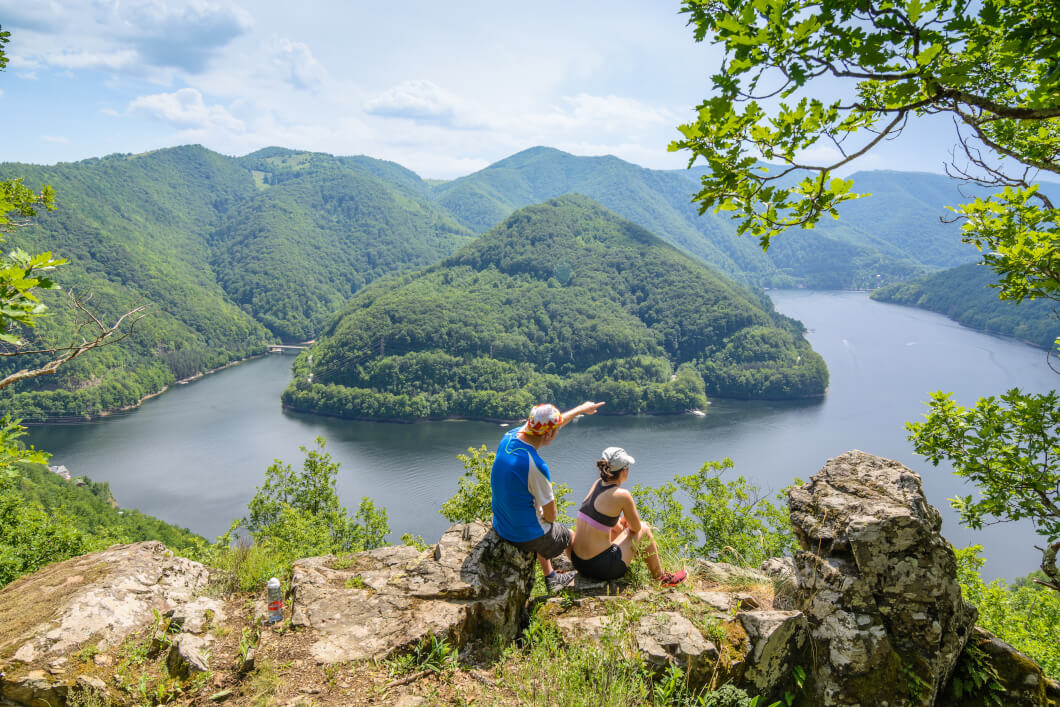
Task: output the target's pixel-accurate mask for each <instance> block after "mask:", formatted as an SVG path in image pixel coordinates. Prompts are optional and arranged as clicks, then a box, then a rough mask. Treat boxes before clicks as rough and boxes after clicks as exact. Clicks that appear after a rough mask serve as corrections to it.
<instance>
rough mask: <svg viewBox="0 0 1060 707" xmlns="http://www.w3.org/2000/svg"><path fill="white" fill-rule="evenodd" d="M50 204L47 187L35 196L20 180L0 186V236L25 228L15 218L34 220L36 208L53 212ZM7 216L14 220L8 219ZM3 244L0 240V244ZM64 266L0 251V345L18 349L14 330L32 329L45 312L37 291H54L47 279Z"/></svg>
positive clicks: (49, 256) (47, 259)
mask: <svg viewBox="0 0 1060 707" xmlns="http://www.w3.org/2000/svg"><path fill="white" fill-rule="evenodd" d="M54 200H55V195H54V192H53V191H52V190H51V187H44V188H43V189H42V190H41V192H40V193H39V194H36V193H34V192H33V191H32V190H30V189H28V188H27V187H26V186H24V185H23V184H22V180H21V179H9V180H7V181H4V182H0V233H5V232H11V231H13V230H14V229H15V228H16V227H18V226H20V225H25V222H22V221H19V220H18V216H21V217H27V218H28V217H31V216H35V215H36V211H35V209H36V207H38V206H42V207H45V208H48V209H52V208H54ZM11 213H14V214H17V216H16V217H11V216H9V215H8V214H11ZM3 242H4V240H3V238H0V244H2V243H3ZM65 262H66V261H65V260H63V259H61V258H55V257H53V256H52V254H51V253H37V254H32V255H31V254H30V253H27V252H26V251H24V250H22V249H21V248H15V249H13V250H8V251H6V252H5V251H3V250H0V342H3V343H5V344H13V345H15V346H20V345H22V343H23V341H22V338H21V337H20V336H18V333H17V328H16V327H17V326H22V327H33V326H36V323H37V319H38V318H40V317H41V316H43V315H44V313H45V310H46V309H47V307H46V306H45V305H44V303H42V302H41V301H40V297H39V296H38V295H37V291H39V290H54V289H58V285H56V284H55V282H53V281H52V280H51V279H50V278H49V277H48V275H50V271H52V270H54V269H55V268H56V267H57V266H59V265H62V264H63V263H65Z"/></svg>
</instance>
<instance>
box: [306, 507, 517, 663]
mask: <svg viewBox="0 0 1060 707" xmlns="http://www.w3.org/2000/svg"><path fill="white" fill-rule="evenodd" d="M535 567H536V562H535V561H534V557H533V555H531V554H530V553H525V552H522V551H520V550H518V549H517V548H516V547H515V546H514V545H512V544H510V543H508V542H505V541H504V540H502V539H501V538H500V537H499V536H498V535H497V534H496V533H495V532H493V530H492V528H491V527H490V526H489V525H488V524H485V523H480V522H474V523H470V524H467V525H454V526H453V527H451V528H449V530H447V531H446V532H445V534H444V535H443V536H442V538H441V540H440V541H439V542H438V544H437V545H435V546H434V547H433V548H429V549H427V550H424V551H419V550H416V549H415V548H413V547H408V546H397V547H385V548H379V549H377V550H369V551H367V552H362V553H358V554H356V555H352V556H350V557H349V558H342V559H341V560H339V561H337V558H335V557H333V556H330V557H314V558H309V559H305V560H299V561H298V562H296V563H295V564H294V568H293V575H294V578H293V581H292V594H293V599H292V602H291V605H292V612H293V613H292V622H293V624H294V625H295V626H302V627H306V628H311V629H313V634H312V635H313V638H314V643H313V645H312V647H311V649H310V652H311V654H312V656H313V657H314V658H315V659H316V660H317V661H318V662H320V663H339V662H344V661H348V660H359V659H366V658H368V659H371V658H383V657H386V656H389V655H392V654H394V653H397V652H400V651H402V650H406V649H408V648H410V647H412V646H414V645H415V644H416V643H417V642H419V641H420V640H422V639H424V638H427V637H429V636H431V635H432V634H433V635H436V636H439V637H445V638H446V639H447V640H448V641H449V643H450V645H452V646H456V647H460V648H464V647H466V646H468V644H469V643H470V642H471V641H472V640H473V639H474V638H476V637H480V636H481V637H486V638H488V639H489V640H493V639H494V637H495V636H498V635H499V637H500V638H501V640H503V641H508V640H511V639H512V638H513V637H514V635H515V633H516V630H517V629H518V624H519V618H520V615H521V613H522V611H523V608H524V606H525V605H526V600H527V597H528V596H529V593H530V588H531V586H532V583H533V572H534V568H535Z"/></svg>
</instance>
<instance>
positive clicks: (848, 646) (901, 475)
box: [789, 450, 977, 707]
mask: <svg viewBox="0 0 1060 707" xmlns="http://www.w3.org/2000/svg"><path fill="white" fill-rule="evenodd" d="M789 501H790V506H791V521H792V525H793V526H794V529H795V534H796V536H797V537H798V540H799V544H800V545H801V546H802V551H801V552H799V553H797V554H796V556H795V566H796V572H797V576H798V587H799V595H800V596H799V601H800V608H801V609H802V610H803V612H804V614H805V616H806V620H807V621H808V624H809V628H810V632H811V636H812V639H813V643H814V649H815V650H814V655H815V656H816V660H815V666H814V667H815V670H814V671H813V674H812V676H811V679H810V681H809V684H808V685H807V688H806V689H807V698H808V701H809V703H810V704H815V705H880V706H881V707H885V706H888V705H932V704H934V702H935V699H936V697H937V696H938V694H939V692H940V690H941V688H942V687H943V686H944V685H945V684H946V683H947V681H948V679H949V677H950V675H951V674H952V672H953V669H954V666H955V665H956V663H957V658H958V656H959V655H960V653H961V651H962V649H963V648H964V645H965V642H966V641H967V640H968V636H969V634H970V632H971V630H972V627H973V625H974V623H975V619H976V616H977V612H976V610H975V608H974V607H972V606H970V605H968V604H966V603H965V602H964V601H963V599H962V598H961V590H960V586H959V585H958V583H957V567H956V558H955V556H954V553H953V549H952V548H951V547H950V544H949V543H948V542H947V541H946V540H945V539H943V538H942V536H941V535H940V534H939V529H940V528H941V525H942V517H941V515H940V514H939V512H938V509H936V508H934V507H932V506H931V505H930V504H928V502H927V499H926V498H925V497H924V493H923V489H922V487H921V482H920V477H919V476H918V475H917V474H915V473H914V472H912V471H910V470H909V469H907V468H906V467H905V466H903V465H902V464H900V463H899V462H896V461H891V460H889V459H882V458H880V457H876V456H873V455H871V454H866V453H865V452H860V451H856V450H855V451H851V452H847V453H846V454H843V455H841V456H839V457H836V458H835V459H830V460H829V461H828V463H827V464H826V465H825V466H824V468H823V469H821V471H820V472H818V473H817V474H816V475H815V476H813V477H812V478H811V480H810V482H809V483H808V484H806V485H805V486H801V487H794V488H792V489H791V491H789Z"/></svg>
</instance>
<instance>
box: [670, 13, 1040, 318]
mask: <svg viewBox="0 0 1060 707" xmlns="http://www.w3.org/2000/svg"><path fill="white" fill-rule="evenodd" d="M683 11H684V12H685V13H687V14H688V15H689V18H690V24H691V25H693V27H694V28H695V36H696V39H697V40H698V41H702V40H703V39H705V38H707V37H708V36H709V37H710V38H711V41H712V42H713V43H715V44H717V45H720V46H721V48H722V50H723V51H724V55H725V56H724V61H723V63H722V65H721V70H720V71H719V72H718V73H717V74H715V75H714V76H713V77H712V82H713V84H714V96H713V97H712V98H710V99H708V100H706V101H704V102H703V103H702V104H701V105H700V107H699V112H698V116H697V118H696V120H695V121H694V122H692V123H689V124H687V125H683V126H681V127H680V128H679V129H680V131H681V133H682V135H683V138H682V139H681V140H678V141H676V142H674V143H673V144H672V145H671V149H672V150H682V149H684V150H689V151H690V152H691V153H692V161H694V160H695V159H697V158H703V159H704V160H705V161H706V163H707V164H708V165H709V166H710V173H709V174H706V175H705V176H703V178H702V190H701V191H700V192H699V194H697V196H696V199H697V200H698V201H699V202H700V205H701V209H703V210H707V209H710V208H714V209H715V210H716V211H718V210H721V211H733V212H734V218H735V219H737V220H738V221H739V226H738V228H739V230H740V231H741V232H747V231H749V232H751V233H753V234H754V235H756V236H758V237H759V238H760V240H761V243H762V245H763V247H768V246H769V244H770V241H771V239H772V238H773V237H774V236H776V235H777V234H779V233H780V232H782V231H783V230H785V229H787V228H790V227H792V226H801V227H803V228H810V227H813V226H814V225H816V224H817V223H818V221H820V219H821V218H822V217H823V216H825V215H830V216H832V217H838V207H839V205H840V204H842V203H843V202H845V201H848V200H851V199H854V198H857V197H858V196H860V195H859V194H856V193H855V192H854V189H853V183H852V181H850V180H845V179H840V178H837V177H835V176H834V174H835V170H836V169H838V168H840V167H842V166H844V165H845V164H847V163H849V162H850V161H851V160H852V159H855V158H856V157H859V156H861V155H862V154H864V153H865V152H867V151H869V150H871V149H872V148H873V147H875V146H876V145H877V144H878V143H879V142H880V141H881V140H882V139H884V138H886V137H888V136H892V135H897V134H898V133H900V131H901V129H902V127H903V126H904V125H905V121H906V120H907V119H908V118H910V117H913V116H921V115H924V114H928V113H939V112H943V113H949V114H951V116H952V117H953V118H954V120H955V122H956V123H957V124H958V126H959V132H958V139H959V140H961V142H962V144H963V145H964V146H965V148H966V149H967V155H968V163H969V164H968V165H967V166H966V167H963V168H962V167H958V172H959V173H963V174H969V175H971V176H973V177H978V178H979V180H980V181H982V182H983V183H986V184H989V185H1002V186H1004V185H1011V187H1013V188H1009V187H1006V189H1005V190H1004V192H1002V193H1001V194H999V195H998V196H997V197H991V198H989V199H986V200H982V199H977V200H976V201H975V202H974V203H973V204H969V205H966V206H964V207H961V208H959V209H957V212H958V214H960V215H961V216H963V217H964V218H965V219H966V221H965V225H964V229H965V238H966V239H967V240H968V241H969V242H973V243H975V244H976V245H977V246H979V247H980V248H981V249H982V250H984V251H985V252H988V253H990V256H989V257H988V258H987V262H989V263H990V264H991V265H993V266H995V267H997V268H999V270H1000V271H1001V272H1002V273H1005V272H1009V273H1011V274H1012V275H1013V276H1014V282H1013V284H1014V285H1015V287H1014V288H1008V287H1007V286H1006V290H1005V292H1007V293H1008V294H1007V295H1003V296H1011V297H1013V298H1015V299H1017V300H1018V299H1019V298H1020V297H1021V294H1020V293H1021V292H1022V291H1023V290H1022V289H1021V288H1022V285H1021V284H1020V283H1022V282H1024V281H1026V280H1027V279H1028V278H1029V279H1035V278H1039V277H1041V276H1042V275H1043V274H1044V275H1045V276H1046V278H1047V279H1048V278H1050V277H1054V275H1055V273H1056V269H1055V268H1053V265H1052V264H1053V262H1055V261H1052V258H1055V253H1056V248H1055V247H1053V248H1051V249H1049V248H1048V247H1047V248H1046V249H1045V251H1043V250H1039V249H1038V247H1037V244H1042V245H1046V246H1047V241H1048V240H1049V239H1050V238H1051V237H1052V236H1047V235H1044V234H1048V233H1055V224H1056V222H1057V219H1056V214H1055V212H1054V210H1053V208H1052V205H1051V203H1050V202H1048V201H1047V200H1046V201H1043V202H1041V203H1039V204H1037V205H1034V206H1030V205H1029V198H1031V197H1032V195H1033V191H1034V187H1033V186H1032V185H1031V184H1029V183H1028V182H1027V181H1025V180H1026V179H1027V175H1026V173H1024V174H1023V175H1022V176H1014V177H1011V178H1010V177H1007V176H1005V175H1003V174H1002V172H1001V171H1000V170H999V169H998V168H997V167H996V166H992V165H993V159H992V158H1001V157H1002V156H1004V157H1008V158H1012V159H1014V160H1017V161H1019V162H1022V163H1023V164H1024V165H1026V166H1028V167H1030V168H1031V169H1032V170H1036V169H1046V170H1049V171H1053V172H1060V162H1058V161H1057V156H1058V154H1060V152H1058V148H1060V111H1058V109H1057V105H1058V104H1060V73H1058V72H1057V71H1056V70H1055V54H1056V40H1055V35H1054V33H1053V31H1052V28H1053V27H1055V26H1056V24H1057V22H1058V20H1060V14H1058V13H1060V10H1058V9H1057V6H1056V4H1055V3H1052V2H1048V0H1011V1H1009V2H1004V3H997V2H984V3H977V4H967V3H957V2H953V0H898V1H897V2H895V3H892V4H890V5H887V6H875V5H872V4H869V5H866V4H865V3H863V2H860V1H859V0H835V1H834V2H829V3H826V4H824V5H822V4H821V3H820V2H819V0H767V1H765V2H758V1H755V2H751V1H750V0H722V1H719V2H712V1H706V0H686V1H685V2H684V3H683ZM836 79H838V81H837V80H836ZM844 82H849V83H852V84H853V85H851V86H849V87H844V86H843V85H842V84H843V83H844ZM849 93H855V94H856V96H857V99H856V100H853V101H851V100H849V97H848V95H849ZM767 96H768V97H769V98H770V100H769V101H768V102H766V99H767ZM774 96H779V100H777V101H773V100H771V99H772V97H774ZM822 96H825V98H823V99H822V98H821V97H822ZM960 128H963V132H962V131H961V130H960ZM859 140H860V144H855V143H857V142H858V141H859ZM841 143H845V151H844V153H843V154H844V156H843V157H842V158H837V160H836V162H835V163H833V164H827V165H808V164H806V162H805V160H803V159H801V158H802V156H803V155H805V154H806V152H807V151H810V150H812V149H813V148H815V147H820V146H821V145H822V144H828V145H832V144H841ZM984 153H985V154H984ZM758 159H765V160H766V161H767V162H774V163H779V165H780V166H779V167H766V166H762V165H761V164H760V163H759V162H758V161H757V160H758ZM1002 169H1003V168H1002ZM1028 237H1029V238H1028ZM1046 251H1050V252H1051V253H1052V254H1053V255H1050V254H1049V252H1046ZM1050 268H1053V269H1050ZM1048 273H1052V275H1050V274H1048ZM1006 280H1007V277H1006ZM1032 289H1033V288H1032Z"/></svg>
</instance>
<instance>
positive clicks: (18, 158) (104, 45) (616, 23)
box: [0, 0, 953, 179]
mask: <svg viewBox="0 0 1060 707" xmlns="http://www.w3.org/2000/svg"><path fill="white" fill-rule="evenodd" d="M679 9H680V3H679V1H678V0H673V1H668V2H662V1H660V0H651V1H650V2H645V1H644V0H639V1H633V0H609V1H608V2H606V3H605V2H601V1H599V0H580V1H579V2H569V0H568V1H566V2H563V1H553V0H538V1H537V2H533V3H496V2H494V3H489V2H481V1H478V2H469V1H464V0H450V1H449V2H445V3H438V2H430V3H428V2H422V1H421V0H406V1H405V2H403V3H379V2H366V1H365V0H346V1H343V2H339V1H333V2H325V1H323V0H300V1H297V2H292V1H291V0H285V2H274V1H273V0H187V1H177V0H29V1H28V2H27V1H26V0H0V26H2V27H3V29H4V30H7V31H10V32H11V40H10V42H9V44H8V45H7V48H6V52H7V55H8V57H9V63H8V67H7V70H6V71H4V72H2V73H0V115H2V116H3V129H2V130H0V161H5V162H28V163H34V164H52V163H55V162H69V161H76V160H80V159H85V158H88V157H98V156H102V155H106V154H111V153H115V152H123V153H124V152H128V153H138V152H145V151H148V150H153V149H158V148H162V147H169V146H174V145H183V144H193V143H197V144H202V145H204V146H206V147H208V148H210V149H212V150H215V151H217V152H220V153H223V154H226V155H244V154H247V153H249V152H253V151H254V150H257V149H260V148H262V147H267V146H270V145H278V146H282V147H289V148H293V149H304V150H314V151H320V152H328V153H331V154H337V155H358V154H364V155H369V156H371V157H376V158H380V159H386V160H392V161H394V162H398V163H399V164H402V165H404V166H405V167H408V168H410V169H412V170H414V171H415V172H417V173H418V174H419V175H420V176H421V177H425V178H436V179H451V178H454V177H458V176H462V175H465V174H469V173H471V172H474V171H476V170H478V169H481V168H483V167H486V166H488V165H489V164H491V163H493V162H496V161H497V160H500V159H503V158H504V157H507V156H509V155H511V154H514V153H516V152H518V151H520V150H523V149H526V148H529V147H534V146H537V145H547V146H550V147H555V148H558V149H561V150H564V151H567V152H570V153H573V154H576V155H607V154H610V155H616V156H618V157H620V158H622V159H624V160H627V161H629V162H633V163H635V164H639V165H642V166H645V167H650V168H655V169H678V168H683V167H685V166H686V165H687V162H688V157H689V155H688V154H687V153H680V152H678V153H671V152H668V151H667V149H666V148H667V145H668V144H669V143H670V142H671V141H672V140H674V139H675V138H676V137H678V133H677V130H676V126H677V125H679V124H680V123H683V122H688V121H690V120H691V119H692V118H693V117H694V114H695V107H696V106H697V105H698V104H699V103H700V102H701V101H702V100H703V99H704V98H705V97H707V96H708V95H709V93H710V75H711V74H712V73H714V72H715V71H717V68H718V66H719V62H720V58H721V54H720V52H719V51H718V50H717V48H715V47H713V46H711V45H710V44H709V43H699V44H697V43H696V42H695V41H694V39H693V35H692V30H691V28H689V27H688V26H687V25H686V20H685V17H684V16H683V15H681V14H680V13H679ZM952 142H953V140H952V127H950V126H940V125H939V124H938V122H937V121H936V123H935V124H930V123H929V124H920V125H913V126H912V127H910V128H909V129H907V131H906V134H904V135H903V136H902V139H900V140H897V141H893V142H891V143H889V144H886V145H884V146H882V148H881V149H878V150H875V151H873V153H872V154H870V155H869V156H868V157H867V158H865V159H862V160H860V161H859V162H857V163H856V164H854V165H853V166H852V169H901V170H916V171H929V172H941V171H942V170H943V163H944V161H945V160H946V157H947V150H948V148H949V146H950V145H951V144H952ZM820 156H823V157H827V156H828V153H827V150H825V151H824V152H823V154H822V155H820Z"/></svg>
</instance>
